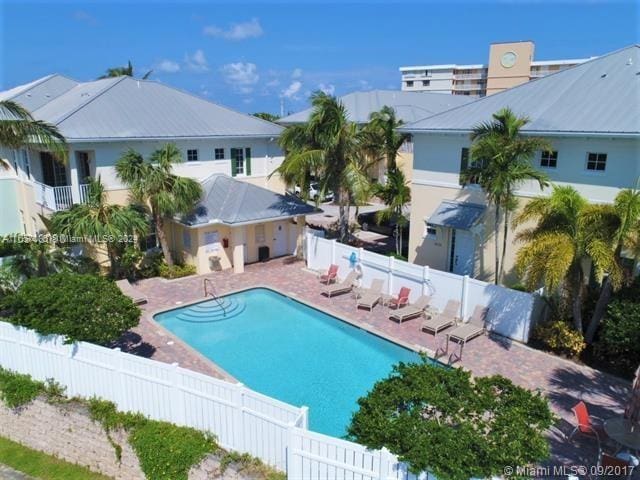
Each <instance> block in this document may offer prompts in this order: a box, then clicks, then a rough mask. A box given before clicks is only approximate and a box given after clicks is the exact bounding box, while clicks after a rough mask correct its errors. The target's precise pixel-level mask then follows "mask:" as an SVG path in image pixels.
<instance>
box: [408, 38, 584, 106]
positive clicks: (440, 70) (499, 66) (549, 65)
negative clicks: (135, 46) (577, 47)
mask: <svg viewBox="0 0 640 480" xmlns="http://www.w3.org/2000/svg"><path fill="white" fill-rule="evenodd" d="M534 47H535V45H534V43H533V42H530V41H526V42H504V43H492V44H491V46H490V48H489V60H488V63H486V64H474V65H458V64H448V65H422V66H413V67H400V72H401V74H402V90H405V91H410V92H435V93H448V94H453V95H472V96H479V97H484V96H485V95H491V94H493V93H497V92H501V91H502V90H505V89H507V88H511V87H514V86H516V85H520V84H522V83H524V82H528V81H529V80H533V79H536V78H541V77H544V76H546V75H549V74H551V73H555V72H558V71H560V70H564V69H565V68H569V67H571V66H573V65H577V64H579V63H582V62H585V61H586V60H587V59H573V60H547V61H534V60H533V53H534V49H535V48H534Z"/></svg>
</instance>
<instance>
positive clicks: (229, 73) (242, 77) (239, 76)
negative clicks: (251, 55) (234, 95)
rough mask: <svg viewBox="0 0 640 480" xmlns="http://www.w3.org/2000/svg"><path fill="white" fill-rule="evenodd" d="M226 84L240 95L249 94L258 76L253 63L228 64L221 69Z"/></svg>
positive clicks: (258, 78)
mask: <svg viewBox="0 0 640 480" xmlns="http://www.w3.org/2000/svg"><path fill="white" fill-rule="evenodd" d="M221 71H222V73H223V74H224V77H225V80H226V82H227V83H229V84H230V85H232V86H233V88H235V89H236V91H238V92H240V93H244V94H247V93H251V92H252V91H253V88H254V86H255V84H256V83H258V80H260V75H259V74H258V67H257V66H256V64H255V63H248V62H247V63H244V62H237V63H228V64H226V65H224V66H223V67H222V68H221Z"/></svg>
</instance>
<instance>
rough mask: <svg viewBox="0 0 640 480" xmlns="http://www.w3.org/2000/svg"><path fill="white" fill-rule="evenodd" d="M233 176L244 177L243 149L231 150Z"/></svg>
mask: <svg viewBox="0 0 640 480" xmlns="http://www.w3.org/2000/svg"><path fill="white" fill-rule="evenodd" d="M231 174H232V175H233V176H234V177H235V176H236V175H244V152H243V150H242V149H241V148H232V149H231Z"/></svg>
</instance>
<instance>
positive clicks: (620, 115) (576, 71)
mask: <svg viewBox="0 0 640 480" xmlns="http://www.w3.org/2000/svg"><path fill="white" fill-rule="evenodd" d="M504 107H509V108H511V109H512V110H513V111H514V112H515V113H516V114H518V115H525V116H527V117H528V118H529V120H530V123H528V124H527V125H526V126H525V127H524V128H523V131H524V132H530V133H541V134H563V133H565V134H579V135H580V134H583V135H588V134H622V135H631V136H637V135H638V134H640V45H632V46H630V47H627V48H623V49H621V50H618V51H616V52H613V53H610V54H608V55H604V56H602V57H598V58H595V59H593V60H589V61H587V62H585V63H582V64H579V65H576V66H574V67H571V68H568V69H566V70H561V71H560V72H558V73H554V74H552V75H549V76H547V77H543V78H540V79H537V80H532V81H530V82H527V83H524V84H522V85H519V86H517V87H513V88H511V89H509V90H505V91H503V92H500V93H496V94H494V95H490V96H487V97H483V98H481V99H479V100H476V101H474V102H472V103H469V104H468V105H463V106H461V107H457V108H454V109H452V110H449V111H446V112H443V113H439V114H436V115H433V116H430V117H428V118H425V119H423V120H420V121H417V122H415V123H412V124H410V125H406V126H404V127H402V128H401V130H402V131H407V132H412V133H419V132H437V131H461V132H468V131H471V130H472V129H473V128H474V127H475V126H476V125H477V124H479V123H480V122H483V121H487V120H490V119H491V115H492V114H493V113H495V112H497V111H498V110H500V109H501V108H504Z"/></svg>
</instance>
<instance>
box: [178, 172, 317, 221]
mask: <svg viewBox="0 0 640 480" xmlns="http://www.w3.org/2000/svg"><path fill="white" fill-rule="evenodd" d="M202 189H203V191H204V194H203V198H202V200H201V201H200V202H199V203H198V205H197V206H196V208H195V209H194V211H193V212H192V213H191V214H190V215H187V216H186V217H184V218H182V219H181V220H180V222H181V223H184V224H185V225H189V226H200V225H206V224H216V223H222V224H226V225H236V224H243V223H251V222H259V221H268V220H275V219H278V218H288V217H293V216H296V215H306V214H308V213H312V212H314V211H315V208H314V207H312V206H311V205H308V204H307V203H305V202H303V201H302V200H300V199H299V198H298V197H296V196H294V195H280V194H278V193H275V192H272V191H271V190H268V189H266V188H262V187H259V186H257V185H252V184H250V183H247V182H241V181H239V180H236V179H235V178H232V177H229V176H228V175H224V174H222V173H216V174H214V175H212V176H210V177H209V178H208V179H207V180H205V181H204V182H203V183H202Z"/></svg>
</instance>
